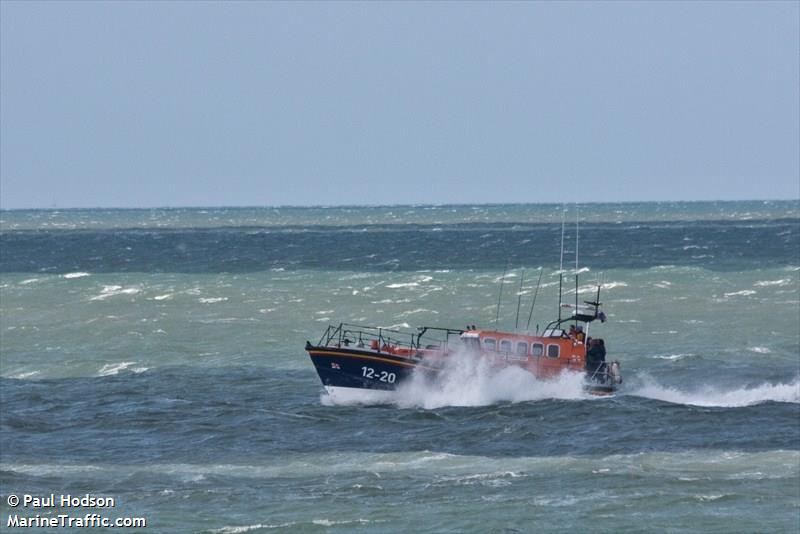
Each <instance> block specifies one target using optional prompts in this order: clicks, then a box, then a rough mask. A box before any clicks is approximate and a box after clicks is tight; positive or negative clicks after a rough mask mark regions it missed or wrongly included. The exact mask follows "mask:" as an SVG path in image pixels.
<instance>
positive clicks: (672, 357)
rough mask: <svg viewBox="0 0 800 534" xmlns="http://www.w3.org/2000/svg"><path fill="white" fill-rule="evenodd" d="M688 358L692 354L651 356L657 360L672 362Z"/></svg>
mask: <svg viewBox="0 0 800 534" xmlns="http://www.w3.org/2000/svg"><path fill="white" fill-rule="evenodd" d="M690 356H692V354H659V355H656V356H653V358H656V359H658V360H673V361H674V360H681V359H683V358H688V357H690Z"/></svg>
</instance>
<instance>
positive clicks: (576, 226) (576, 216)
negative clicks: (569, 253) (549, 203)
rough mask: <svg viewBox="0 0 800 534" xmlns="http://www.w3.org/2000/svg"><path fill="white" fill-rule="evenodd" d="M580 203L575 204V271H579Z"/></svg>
mask: <svg viewBox="0 0 800 534" xmlns="http://www.w3.org/2000/svg"><path fill="white" fill-rule="evenodd" d="M578 223H579V220H578V205H577V204H575V273H576V275H577V272H578Z"/></svg>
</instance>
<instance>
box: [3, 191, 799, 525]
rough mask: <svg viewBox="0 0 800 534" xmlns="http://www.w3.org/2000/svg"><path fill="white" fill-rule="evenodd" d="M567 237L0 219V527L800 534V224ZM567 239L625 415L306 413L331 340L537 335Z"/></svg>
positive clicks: (312, 220) (413, 398)
mask: <svg viewBox="0 0 800 534" xmlns="http://www.w3.org/2000/svg"><path fill="white" fill-rule="evenodd" d="M565 209H566V214H564V210H565ZM576 211H577V210H576V207H575V206H566V207H565V206H561V205H491V206H480V205H478V206H386V207H344V208H343V207H319V208H235V209H234V208H207V209H154V210H88V209H87V210H32V211H25V210H20V211H2V212H0V494H1V495H2V500H1V501H0V521H2V527H0V528H2V529H3V530H6V527H7V524H6V523H7V521H8V517H9V516H10V515H12V514H18V515H20V516H28V517H30V516H34V515H36V514H37V513H38V514H40V515H42V516H55V515H57V514H58V513H61V509H58V508H56V509H42V510H32V509H25V508H20V507H18V508H11V507H10V506H9V505H8V496H9V495H12V494H14V495H24V494H30V495H39V496H49V495H50V494H51V493H53V494H56V495H61V494H70V495H73V496H75V495H85V494H87V493H89V494H92V495H96V496H110V497H113V498H115V499H116V507H115V508H113V509H103V510H96V509H80V510H77V511H76V510H74V509H72V510H67V512H66V513H70V514H72V515H80V516H83V515H84V513H89V512H99V513H101V514H102V515H105V516H108V517H112V518H113V517H123V516H126V517H145V518H146V519H147V521H148V528H147V531H148V532H167V533H170V532H205V533H226V534H232V533H244V532H250V533H256V532H292V533H296V532H340V533H351V532H411V531H416V532H459V533H461V532H480V533H484V532H498V533H514V532H564V533H567V532H569V533H573V532H610V533H611V532H613V533H619V532H687V531H691V532H720V533H722V532H725V533H728V532H788V533H797V532H798V531H800V201H780V202H778V201H774V202H761V201H759V202H709V203H703V202H697V203H625V204H590V205H583V206H580V210H579V213H577V214H576ZM576 215H578V217H579V219H580V232H579V239H578V240H577V243H576V237H575V219H576ZM562 218H565V219H566V221H567V225H566V233H565V236H564V244H565V254H564V257H563V263H564V266H563V267H564V269H565V271H566V276H567V279H569V280H573V281H572V282H570V284H568V287H567V288H566V292H565V299H568V300H569V299H574V298H575V293H574V291H575V289H574V278H571V277H572V276H573V275H574V270H575V260H576V258H575V256H576V254H575V252H576V249H577V251H578V258H577V259H578V269H579V270H580V283H579V298H580V299H581V300H583V299H584V298H585V299H588V298H589V297H592V296H593V291H594V286H595V284H597V283H600V284H601V285H602V287H603V289H602V293H601V300H602V301H603V303H604V309H605V312H606V314H607V315H608V321H607V322H606V323H605V324H592V325H591V328H592V332H591V334H592V335H594V336H596V337H602V338H604V339H605V342H606V346H607V348H608V352H609V358H610V359H618V360H619V361H620V362H621V363H622V371H623V375H624V378H625V381H624V384H623V387H622V389H621V390H620V392H619V393H618V394H617V395H615V396H613V397H610V398H596V397H588V396H587V395H585V394H584V393H583V392H582V389H581V385H580V382H579V381H576V380H574V379H573V378H571V377H568V376H563V377H560V378H559V379H557V380H555V381H552V382H542V381H537V380H536V379H534V378H533V377H532V376H530V375H528V374H526V373H524V372H523V371H519V372H515V370H512V371H511V372H504V373H495V374H493V373H491V372H485V370H483V371H482V370H481V369H476V368H472V369H466V370H465V371H464V372H463V373H461V374H460V375H459V377H458V380H447V381H443V383H440V384H434V385H429V386H426V387H419V388H416V389H413V390H411V391H405V392H404V393H403V394H402V395H398V396H397V397H396V398H389V399H382V400H374V399H372V398H371V397H369V396H353V397H352V398H339V399H331V398H329V397H328V396H327V395H326V394H325V393H324V392H323V390H322V388H321V385H320V383H319V380H318V378H317V376H316V374H315V372H314V369H313V367H312V365H311V362H310V360H309V358H308V356H307V355H306V354H305V352H304V350H303V346H304V344H305V341H306V340H312V341H316V340H318V339H319V337H320V335H321V334H322V331H323V330H324V329H325V327H326V326H327V325H328V324H334V323H339V322H352V323H364V324H373V325H378V326H384V327H394V328H401V329H404V328H409V329H413V328H414V327H416V326H418V325H435V326H436V325H438V326H451V327H456V328H460V327H463V326H464V325H467V324H470V325H471V324H476V325H478V326H489V327H491V326H493V325H494V324H495V320H497V322H498V324H499V326H500V327H502V328H508V329H514V328H515V323H517V306H518V304H519V306H520V310H521V311H520V316H521V317H522V320H520V321H519V322H520V323H521V324H520V325H519V328H520V329H522V330H524V329H526V328H529V329H530V330H532V331H535V330H536V328H541V327H543V326H544V324H546V323H547V322H548V321H549V320H551V319H552V318H553V317H554V316H555V315H556V314H557V312H558V310H557V292H558V273H557V271H558V269H559V267H560V264H561V261H562V258H561V256H560V243H561V221H562ZM504 273H505V276H504ZM540 273H541V283H540V284H539V292H538V296H537V301H536V306H535V307H534V309H533V312H532V319H531V323H530V325H529V326H528V324H527V317H528V313H529V311H530V306H531V300H532V297H533V294H534V293H535V292H536V287H537V281H538V280H539V275H540ZM501 286H502V297H501V299H500V300H501V306H500V308H499V312H498V307H497V302H498V295H499V293H500V287H501ZM496 318H497V319H496ZM27 530H28V531H34V532H38V531H41V532H47V531H51V530H52V529H37V528H32V529H27ZM7 531H9V532H11V531H13V529H10V528H9V529H8V530H7ZM134 531H135V529H134Z"/></svg>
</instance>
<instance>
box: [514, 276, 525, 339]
mask: <svg viewBox="0 0 800 534" xmlns="http://www.w3.org/2000/svg"><path fill="white" fill-rule="evenodd" d="M523 280H525V269H522V274H520V275H519V291H518V292H517V319H516V320H515V321H514V331H515V332H516V331H517V328H519V306H520V304H522V281H523Z"/></svg>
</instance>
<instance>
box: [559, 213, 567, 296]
mask: <svg viewBox="0 0 800 534" xmlns="http://www.w3.org/2000/svg"><path fill="white" fill-rule="evenodd" d="M566 217H567V211H566V210H565V209H563V208H562V210H561V261H560V262H559V264H558V270H559V271H563V270H564V221H565V220H566ZM559 305H561V303H560V302H559Z"/></svg>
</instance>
